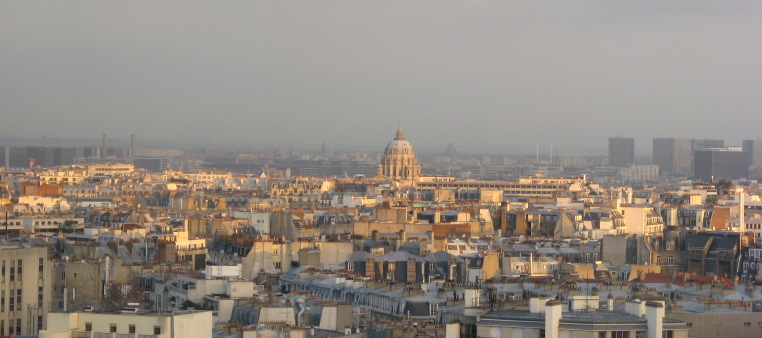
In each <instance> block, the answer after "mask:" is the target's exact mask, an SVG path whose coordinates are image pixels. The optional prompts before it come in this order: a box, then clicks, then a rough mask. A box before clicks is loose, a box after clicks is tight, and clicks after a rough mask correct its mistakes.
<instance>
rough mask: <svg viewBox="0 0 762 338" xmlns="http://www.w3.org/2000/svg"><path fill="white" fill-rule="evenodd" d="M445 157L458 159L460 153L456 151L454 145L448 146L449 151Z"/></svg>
mask: <svg viewBox="0 0 762 338" xmlns="http://www.w3.org/2000/svg"><path fill="white" fill-rule="evenodd" d="M445 156H447V157H457V156H458V151H457V150H455V146H454V145H453V144H452V143H450V144H448V145H447V151H445Z"/></svg>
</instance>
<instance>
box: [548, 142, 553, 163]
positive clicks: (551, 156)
mask: <svg viewBox="0 0 762 338" xmlns="http://www.w3.org/2000/svg"><path fill="white" fill-rule="evenodd" d="M548 162H550V164H553V142H550V160H549V161H548Z"/></svg>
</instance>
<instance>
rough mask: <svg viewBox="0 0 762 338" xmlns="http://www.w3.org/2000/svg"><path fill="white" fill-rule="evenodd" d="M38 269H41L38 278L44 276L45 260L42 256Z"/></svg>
mask: <svg viewBox="0 0 762 338" xmlns="http://www.w3.org/2000/svg"><path fill="white" fill-rule="evenodd" d="M38 271H39V274H38V276H37V278H42V273H43V272H44V271H45V260H44V259H42V258H40V262H39V267H38Z"/></svg>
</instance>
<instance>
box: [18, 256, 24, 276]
mask: <svg viewBox="0 0 762 338" xmlns="http://www.w3.org/2000/svg"><path fill="white" fill-rule="evenodd" d="M23 262H24V261H22V260H20V259H19V268H18V276H19V282H20V281H21V278H22V277H24V274H23V273H22V272H21V267H22V263H23Z"/></svg>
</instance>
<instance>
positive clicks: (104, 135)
mask: <svg viewBox="0 0 762 338" xmlns="http://www.w3.org/2000/svg"><path fill="white" fill-rule="evenodd" d="M101 158H106V134H103V138H102V139H101Z"/></svg>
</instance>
